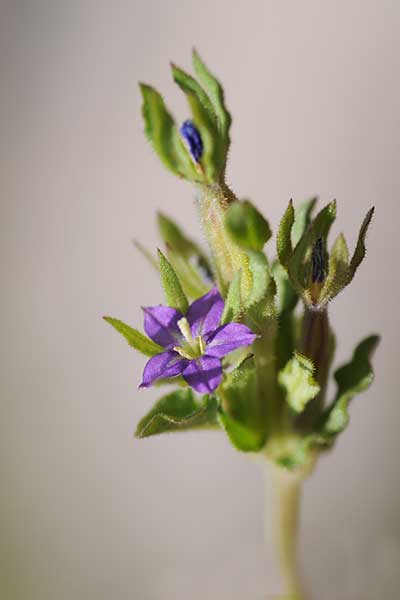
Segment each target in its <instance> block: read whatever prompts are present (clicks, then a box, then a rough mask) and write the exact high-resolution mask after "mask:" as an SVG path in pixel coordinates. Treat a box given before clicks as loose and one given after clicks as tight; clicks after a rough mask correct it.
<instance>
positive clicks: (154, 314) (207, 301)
mask: <svg viewBox="0 0 400 600" xmlns="http://www.w3.org/2000/svg"><path fill="white" fill-rule="evenodd" d="M143 310H144V329H145V331H146V333H147V335H148V336H149V337H150V338H151V339H152V340H154V341H155V342H157V344H160V346H163V347H164V348H165V351H164V352H161V353H160V354H156V355H155V356H153V357H152V358H151V359H150V360H149V361H148V363H147V364H146V366H145V368H144V372H143V381H142V383H141V385H140V387H148V386H150V385H152V384H153V383H154V382H155V381H157V380H158V379H166V378H169V377H176V376H177V375H182V376H183V378H184V379H185V381H186V382H187V383H188V384H189V385H190V386H191V387H192V388H193V389H194V390H196V391H197V392H199V393H201V394H207V393H212V392H214V390H215V389H216V388H217V387H218V386H219V384H220V383H221V381H222V364H221V358H222V357H223V356H225V355H226V354H229V352H232V351H233V350H236V349H237V348H240V347H242V346H249V345H250V344H252V343H253V342H254V340H255V339H256V337H257V336H256V335H255V334H254V333H253V332H252V331H251V330H250V329H249V328H248V327H246V325H243V324H241V323H227V324H226V325H219V323H220V320H221V316H222V312H223V310H224V301H223V299H222V297H221V295H220V293H219V292H218V290H217V289H216V288H212V289H211V290H210V291H209V292H208V294H206V295H205V296H203V297H202V298H199V299H198V300H195V302H193V304H191V305H190V306H189V309H188V311H187V313H186V315H185V316H183V315H182V313H180V312H179V311H178V310H175V309H174V308H170V307H169V306H161V305H160V306H154V307H149V308H144V309H143Z"/></svg>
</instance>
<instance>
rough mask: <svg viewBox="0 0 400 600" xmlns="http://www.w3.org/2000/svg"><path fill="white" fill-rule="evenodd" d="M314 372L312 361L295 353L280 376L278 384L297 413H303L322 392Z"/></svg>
mask: <svg viewBox="0 0 400 600" xmlns="http://www.w3.org/2000/svg"><path fill="white" fill-rule="evenodd" d="M314 372H315V368H314V365H313V363H312V361H311V360H310V359H309V358H307V357H306V356H304V355H303V354H300V352H295V353H294V356H293V358H291V359H290V360H289V362H288V363H287V364H286V366H285V368H284V369H283V370H282V371H280V373H279V374H278V382H279V383H280V385H281V386H282V387H283V388H284V389H285V391H286V400H287V402H288V404H289V406H290V407H291V408H292V409H293V410H294V411H295V412H297V413H301V412H302V411H303V410H304V409H305V407H306V404H307V403H308V402H309V401H310V400H312V399H313V398H315V396H317V394H318V393H319V391H320V387H319V385H318V383H317V382H316V381H315V379H314Z"/></svg>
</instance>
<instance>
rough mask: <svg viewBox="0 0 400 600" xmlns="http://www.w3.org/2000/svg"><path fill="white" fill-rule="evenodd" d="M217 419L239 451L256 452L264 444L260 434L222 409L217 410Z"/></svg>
mask: <svg viewBox="0 0 400 600" xmlns="http://www.w3.org/2000/svg"><path fill="white" fill-rule="evenodd" d="M218 419H219V421H220V423H221V426H222V427H223V428H224V429H225V431H226V433H227V435H228V438H229V440H230V442H231V444H232V445H233V446H234V447H235V448H236V449H237V450H240V451H241V452H258V451H259V450H261V448H262V447H263V446H264V443H265V441H264V439H263V438H262V437H261V436H260V434H258V433H256V432H254V431H252V430H251V429H249V427H246V426H245V425H243V424H242V423H240V422H239V421H237V420H236V419H234V418H233V417H231V416H230V415H228V414H227V413H226V412H224V411H223V410H222V409H220V410H219V411H218Z"/></svg>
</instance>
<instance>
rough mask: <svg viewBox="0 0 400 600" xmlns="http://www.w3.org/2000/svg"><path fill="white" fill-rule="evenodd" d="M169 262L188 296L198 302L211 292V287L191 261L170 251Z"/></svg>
mask: <svg viewBox="0 0 400 600" xmlns="http://www.w3.org/2000/svg"><path fill="white" fill-rule="evenodd" d="M168 260H169V262H170V264H171V266H172V268H173V269H174V271H175V273H176V274H177V276H178V278H179V281H180V282H181V285H182V289H183V291H184V293H185V294H186V296H188V297H189V298H192V299H193V300H196V299H197V298H200V296H204V294H206V293H207V292H208V291H209V289H210V285H209V284H206V283H205V281H204V279H203V277H202V275H201V274H200V272H199V270H198V269H197V268H196V267H195V266H194V265H193V264H192V263H191V262H190V261H189V259H186V258H184V257H183V256H182V255H180V254H178V252H174V251H173V250H170V251H169V252H168Z"/></svg>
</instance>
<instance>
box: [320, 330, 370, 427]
mask: <svg viewBox="0 0 400 600" xmlns="http://www.w3.org/2000/svg"><path fill="white" fill-rule="evenodd" d="M378 342H379V336H377V335H371V336H370V337H368V338H366V339H365V340H363V341H362V342H360V344H358V346H357V348H356V349H355V351H354V354H353V358H352V359H351V361H350V362H349V363H347V364H346V365H344V366H343V367H341V368H340V369H338V370H337V371H336V372H335V379H336V383H337V386H338V389H337V393H336V398H335V400H334V401H333V403H332V405H331V407H330V408H329V410H328V412H327V416H326V420H325V423H324V426H323V432H324V433H327V434H337V433H339V432H341V431H343V429H345V427H346V425H347V424H348V422H349V418H350V417H349V413H348V405H349V402H350V401H351V400H352V398H353V397H354V396H355V395H356V394H360V393H361V392H364V391H365V390H367V389H368V388H369V386H370V385H371V383H372V381H373V379H374V373H373V370H372V366H371V362H370V361H371V357H372V355H373V353H374V350H375V348H376V346H377V345H378Z"/></svg>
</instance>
